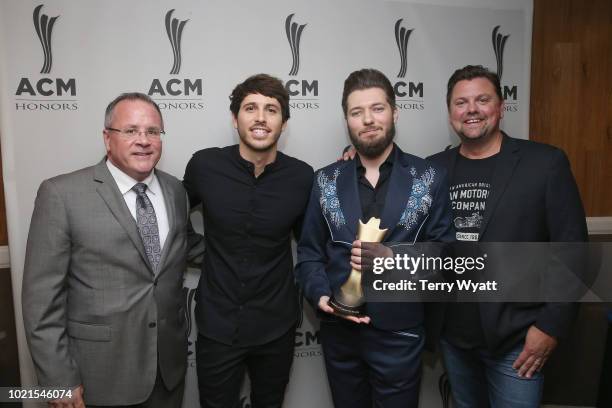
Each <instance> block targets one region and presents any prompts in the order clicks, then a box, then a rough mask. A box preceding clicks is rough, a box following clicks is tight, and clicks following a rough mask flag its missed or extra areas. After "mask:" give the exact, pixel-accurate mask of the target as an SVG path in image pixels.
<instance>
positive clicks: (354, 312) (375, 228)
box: [329, 217, 387, 320]
mask: <svg viewBox="0 0 612 408" xmlns="http://www.w3.org/2000/svg"><path fill="white" fill-rule="evenodd" d="M386 232H387V229H380V219H379V218H374V217H372V218H370V220H369V221H368V222H367V223H366V224H364V223H363V222H361V220H359V227H358V229H357V239H358V240H361V241H363V242H381V241H382V240H383V238H384V236H385V233H386ZM364 303H365V300H364V297H363V288H362V286H361V271H358V270H356V269H355V268H351V273H350V275H349V277H348V279H347V280H346V282H344V284H342V286H341V287H340V289H339V290H337V291H336V293H334V295H333V296H332V298H331V299H330V300H329V306H330V307H331V308H332V309H333V311H334V313H335V314H338V315H341V316H345V317H356V318H360V317H363V313H362V309H363V308H362V306H363V304H364ZM351 320H352V319H351Z"/></svg>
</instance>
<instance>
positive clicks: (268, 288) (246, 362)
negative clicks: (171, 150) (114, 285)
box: [183, 74, 313, 408]
mask: <svg viewBox="0 0 612 408" xmlns="http://www.w3.org/2000/svg"><path fill="white" fill-rule="evenodd" d="M230 99H231V104H230V110H231V112H232V118H233V123H234V127H235V128H236V130H237V131H238V135H239V137H240V141H239V144H238V145H234V146H227V147H224V148H210V149H204V150H200V151H198V152H196V153H195V154H194V155H193V157H192V158H191V160H190V161H189V163H188V164H187V168H186V170H185V178H184V182H183V183H184V185H185V188H186V189H187V192H188V194H189V199H190V202H191V206H192V207H193V206H196V205H198V204H200V203H201V204H202V211H203V219H204V228H205V239H206V254H205V257H204V262H203V265H202V274H201V277H200V282H199V285H198V292H197V297H196V300H197V306H196V312H195V314H196V321H197V325H198V340H197V344H196V362H197V374H198V384H199V389H200V403H201V405H202V407H206V408H209V407H211V408H212V407H223V408H227V407H233V406H237V403H238V398H239V393H240V386H241V384H242V381H243V378H244V373H245V371H248V373H249V377H250V380H251V404H252V406H253V407H254V408H261V407H280V406H281V405H282V401H283V397H284V393H285V388H286V385H287V382H288V380H289V371H290V368H291V363H292V361H293V349H294V342H295V323H296V318H297V316H298V299H297V291H296V287H295V285H294V278H293V259H292V255H291V234H292V233H293V234H294V235H295V236H296V237H299V232H300V229H301V222H302V217H303V214H304V210H305V207H306V203H307V201H308V194H309V192H310V188H311V185H312V176H313V170H312V168H311V167H310V166H309V165H308V164H306V163H304V162H302V161H300V160H297V159H295V158H293V157H290V156H287V155H285V154H283V153H281V152H279V151H277V142H278V139H279V137H280V134H281V132H282V131H283V130H284V129H285V126H286V125H287V120H288V119H289V95H288V93H287V91H286V90H285V88H284V87H283V84H282V83H281V82H280V81H279V80H278V79H276V78H273V77H270V76H269V75H265V74H259V75H254V76H252V77H249V78H248V79H246V80H245V81H244V82H243V83H241V84H239V85H237V86H236V88H234V90H233V92H232V95H231V96H230Z"/></svg>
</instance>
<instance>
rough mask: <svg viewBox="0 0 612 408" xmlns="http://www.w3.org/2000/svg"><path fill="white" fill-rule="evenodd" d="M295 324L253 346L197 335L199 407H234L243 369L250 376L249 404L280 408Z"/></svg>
mask: <svg viewBox="0 0 612 408" xmlns="http://www.w3.org/2000/svg"><path fill="white" fill-rule="evenodd" d="M294 345H295V328H294V327H292V328H291V329H290V330H289V331H288V332H287V333H285V334H284V335H282V336H281V337H279V338H277V339H275V340H273V341H270V342H268V343H265V344H261V345H257V346H238V345H227V344H223V343H219V342H217V341H215V340H212V339H210V338H207V337H204V336H202V335H198V340H197V343H196V364H197V372H198V388H199V390H200V405H201V406H202V408H234V407H238V406H239V403H240V401H239V400H240V388H241V386H242V383H243V380H244V374H245V372H248V374H249V378H250V380H251V407H252V408H273V407H274V408H280V407H281V406H282V404H283V398H284V396H285V389H286V388H287V383H288V382H289V372H290V370H291V363H292V362H293V349H294Z"/></svg>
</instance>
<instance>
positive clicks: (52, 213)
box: [22, 93, 203, 407]
mask: <svg viewBox="0 0 612 408" xmlns="http://www.w3.org/2000/svg"><path fill="white" fill-rule="evenodd" d="M104 127H105V128H104V131H103V134H104V144H105V146H106V152H107V154H106V158H105V159H104V160H102V161H101V162H100V163H98V164H96V165H95V166H92V167H87V168H84V169H81V170H78V171H75V172H73V173H70V174H64V175H60V176H57V177H54V178H51V179H49V180H46V181H44V182H43V183H42V184H41V186H40V188H39V190H38V195H37V197H36V203H35V208H34V214H33V215H32V222H31V225H30V233H29V235H28V244H27V250H26V262H25V269H24V276H23V296H22V298H23V316H24V324H25V329H26V334H27V339H28V344H29V346H30V351H31V354H32V358H33V361H34V365H35V367H36V372H37V375H38V380H39V382H40V384H41V385H42V386H47V387H62V388H71V389H73V390H74V392H73V396H72V398H71V399H66V400H56V401H54V402H52V403H50V405H51V406H53V407H82V406H84V404H87V406H88V407H91V406H94V405H101V406H109V405H111V406H138V407H180V406H181V402H182V397H183V386H184V376H185V369H186V358H187V337H186V329H185V323H186V322H185V317H184V310H183V302H182V299H183V296H182V284H183V272H184V271H185V270H186V268H187V258H188V254H189V256H190V257H192V256H193V257H195V256H197V255H199V254H201V253H202V252H203V243H202V241H201V240H200V239H199V237H198V236H196V235H195V234H192V230H191V226H190V224H189V203H188V201H187V198H186V194H185V191H184V190H183V187H182V185H181V182H180V181H178V180H177V179H176V178H174V177H172V176H170V175H168V174H166V173H164V172H162V171H159V170H156V169H155V165H156V164H157V162H158V161H159V158H160V155H161V151H162V141H161V136H162V135H163V133H164V130H163V128H164V126H163V120H162V117H161V112H160V110H159V107H158V106H157V105H156V104H155V102H153V100H151V99H150V98H149V97H148V96H147V95H144V94H140V93H129V94H122V95H120V96H119V97H117V98H116V99H115V100H114V101H112V102H111V103H110V104H109V105H108V107H107V109H106V116H105V120H104Z"/></svg>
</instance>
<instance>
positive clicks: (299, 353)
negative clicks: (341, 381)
mask: <svg viewBox="0 0 612 408" xmlns="http://www.w3.org/2000/svg"><path fill="white" fill-rule="evenodd" d="M298 299H299V304H298V316H297V324H296V327H297V328H296V330H295V350H294V352H293V353H294V354H293V355H294V357H295V358H308V357H320V356H322V355H323V353H322V352H321V338H320V337H319V330H312V328H310V329H307V328H304V327H303V325H304V296H303V294H302V291H301V290H300V291H299V293H298Z"/></svg>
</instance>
